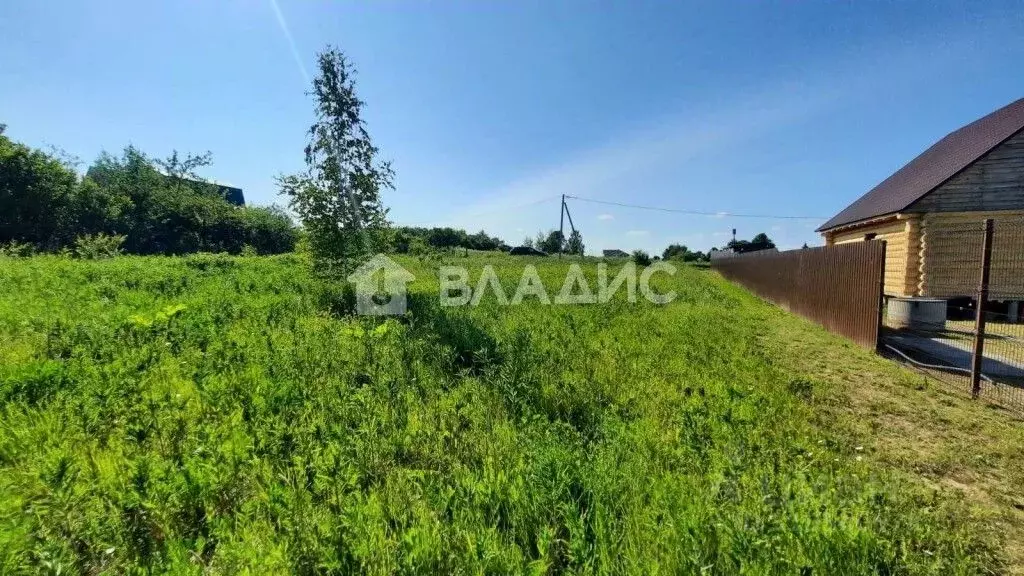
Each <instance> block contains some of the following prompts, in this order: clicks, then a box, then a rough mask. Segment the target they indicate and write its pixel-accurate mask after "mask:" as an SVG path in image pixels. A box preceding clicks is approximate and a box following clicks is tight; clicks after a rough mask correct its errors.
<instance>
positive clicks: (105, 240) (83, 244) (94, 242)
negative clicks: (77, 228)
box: [74, 232, 124, 260]
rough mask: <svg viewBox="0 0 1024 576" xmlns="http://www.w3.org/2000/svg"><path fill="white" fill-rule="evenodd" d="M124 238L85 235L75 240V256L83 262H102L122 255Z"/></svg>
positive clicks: (101, 234)
mask: <svg viewBox="0 0 1024 576" xmlns="http://www.w3.org/2000/svg"><path fill="white" fill-rule="evenodd" d="M123 244H124V236H121V235H118V234H113V235H109V234H104V233H102V232H100V233H99V234H85V235H83V236H79V237H78V238H76V239H75V249H74V255H75V256H76V257H78V258H81V259H83V260H102V259H104V258H113V257H115V256H119V255H120V254H121V253H122V250H121V246H122V245H123Z"/></svg>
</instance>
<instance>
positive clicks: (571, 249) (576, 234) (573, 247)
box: [565, 230, 584, 256]
mask: <svg viewBox="0 0 1024 576" xmlns="http://www.w3.org/2000/svg"><path fill="white" fill-rule="evenodd" d="M583 248H584V246H583V235H582V234H580V231H579V230H573V231H572V233H570V234H569V240H568V241H567V242H566V244H565V251H566V252H568V253H569V254H578V255H580V256H583Z"/></svg>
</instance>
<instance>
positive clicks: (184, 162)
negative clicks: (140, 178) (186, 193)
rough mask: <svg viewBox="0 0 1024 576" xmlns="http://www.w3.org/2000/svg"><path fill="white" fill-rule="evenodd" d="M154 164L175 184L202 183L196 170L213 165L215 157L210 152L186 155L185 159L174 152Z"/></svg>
mask: <svg viewBox="0 0 1024 576" xmlns="http://www.w3.org/2000/svg"><path fill="white" fill-rule="evenodd" d="M153 163H154V164H156V165H157V166H159V167H160V168H162V169H163V171H164V174H165V175H166V176H167V177H168V178H169V179H170V180H171V183H173V184H181V183H183V182H185V181H188V180H192V181H202V178H200V177H199V176H198V175H197V174H196V170H197V169H199V168H202V167H204V166H209V165H210V164H212V163H213V155H212V154H210V152H209V151H206V152H204V153H203V154H186V155H185V157H184V158H181V157H179V156H178V151H177V150H174V151H172V152H171V155H170V156H168V157H167V158H165V159H163V160H154V161H153Z"/></svg>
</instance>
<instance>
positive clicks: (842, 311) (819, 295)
mask: <svg viewBox="0 0 1024 576" xmlns="http://www.w3.org/2000/svg"><path fill="white" fill-rule="evenodd" d="M884 265H885V242H882V241H871V242H853V243H849V244H839V245H836V246H824V247H820V248H803V249H800V250H788V251H786V252H775V251H767V250H765V251H758V252H750V253H747V254H725V253H717V252H716V253H712V257H711V267H712V268H713V269H714V270H716V271H718V272H719V273H720V274H721V275H722V276H724V277H726V278H728V279H729V280H732V281H733V282H736V283H738V284H741V285H743V286H745V287H746V288H748V289H749V290H751V291H752V292H754V293H755V294H757V295H758V296H761V297H762V298H764V299H766V300H768V301H770V302H772V303H774V304H776V305H778V306H781V307H782V308H784V309H786V310H788V311H790V312H793V313H794V314H799V315H801V316H803V317H804V318H807V319H809V320H811V321H814V322H817V323H818V324H820V325H822V326H823V327H825V328H826V329H827V330H829V331H830V332H834V333H836V334H841V335H843V336H846V337H847V338H850V339H851V340H853V341H854V342H857V343H858V344H860V345H862V346H865V347H868V348H872V349H874V348H875V347H876V346H877V345H878V330H879V323H880V318H881V301H882V275H883V269H884Z"/></svg>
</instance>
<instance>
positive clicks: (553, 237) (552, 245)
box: [538, 230, 565, 254]
mask: <svg viewBox="0 0 1024 576" xmlns="http://www.w3.org/2000/svg"><path fill="white" fill-rule="evenodd" d="M538 248H540V249H541V250H543V251H545V252H547V253H548V254H557V253H559V252H564V251H565V238H564V237H563V236H562V233H561V232H560V231H558V230H552V231H550V232H548V234H547V236H546V237H545V238H544V240H543V241H542V242H541V243H540V246H538Z"/></svg>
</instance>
